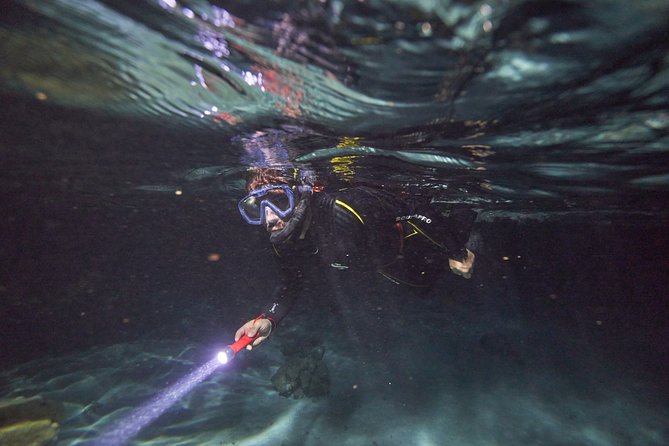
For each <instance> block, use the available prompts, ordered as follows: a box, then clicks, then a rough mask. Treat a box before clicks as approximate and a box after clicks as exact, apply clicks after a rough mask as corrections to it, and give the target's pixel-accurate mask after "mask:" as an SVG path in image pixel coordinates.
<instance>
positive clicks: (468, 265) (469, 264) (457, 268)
mask: <svg viewBox="0 0 669 446" xmlns="http://www.w3.org/2000/svg"><path fill="white" fill-rule="evenodd" d="M475 257H476V256H475V255H474V253H473V252H471V251H470V250H467V258H466V259H465V260H463V261H461V262H460V261H458V260H453V259H448V266H449V267H450V268H451V271H453V273H454V274H457V275H458V276H462V277H464V278H465V279H469V278H470V277H472V269H473V268H474V258H475Z"/></svg>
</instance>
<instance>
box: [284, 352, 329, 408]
mask: <svg viewBox="0 0 669 446" xmlns="http://www.w3.org/2000/svg"><path fill="white" fill-rule="evenodd" d="M272 384H273V385H274V388H275V389H276V391H277V392H279V395H281V396H286V397H288V396H292V397H293V398H303V397H305V396H306V397H318V396H325V395H327V394H328V392H329V391H330V372H329V371H328V368H327V366H326V365H325V363H324V362H323V361H320V360H317V359H314V358H300V357H293V358H289V359H288V360H287V361H286V363H285V364H284V365H283V366H281V367H280V368H279V370H277V372H276V373H275V374H274V376H272Z"/></svg>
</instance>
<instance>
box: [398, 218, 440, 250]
mask: <svg viewBox="0 0 669 446" xmlns="http://www.w3.org/2000/svg"><path fill="white" fill-rule="evenodd" d="M407 223H409V224H410V225H411V227H413V228H414V229H415V230H416V231H418V233H419V234H420V235H422V236H423V237H425V238H426V239H428V240H429V241H431V242H432V243H434V244H435V245H437V246H438V247H440V248H443V247H444V246H443V245H442V244H441V243H437V242H435V241H434V240H433V239H432V237H430V236H429V235H427V234H426V233H425V232H423V231H422V230H421V229H420V228H419V227H418V226H416V225H415V224H413V223H411V222H410V221H407Z"/></svg>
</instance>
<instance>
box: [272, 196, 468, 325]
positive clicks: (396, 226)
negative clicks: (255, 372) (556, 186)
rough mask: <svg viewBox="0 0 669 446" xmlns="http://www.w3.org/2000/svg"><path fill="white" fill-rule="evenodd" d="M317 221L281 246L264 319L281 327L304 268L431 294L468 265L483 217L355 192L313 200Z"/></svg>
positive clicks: (312, 216)
mask: <svg viewBox="0 0 669 446" xmlns="http://www.w3.org/2000/svg"><path fill="white" fill-rule="evenodd" d="M308 212H309V213H310V214H308V215H307V216H306V218H305V221H304V223H303V224H302V226H301V227H299V228H296V230H295V231H294V232H293V234H292V235H291V237H290V239H289V240H287V241H286V242H284V243H281V244H280V245H274V250H275V252H276V254H277V256H278V257H279V265H280V267H281V273H282V283H281V284H280V285H279V287H278V288H277V289H276V290H275V292H274V296H273V300H272V303H271V305H269V306H268V308H267V309H266V311H265V313H264V314H265V316H266V317H267V318H269V319H270V320H271V321H272V324H273V325H276V324H278V323H279V322H280V321H281V319H283V317H284V316H285V315H286V314H287V313H288V311H289V310H290V308H291V307H292V305H293V302H294V300H295V298H296V296H297V294H299V291H300V282H301V280H300V278H301V275H302V266H303V265H304V264H305V262H319V263H320V264H321V265H323V266H325V267H329V268H335V269H337V270H342V271H345V270H347V269H349V268H354V269H364V270H368V271H376V272H378V273H380V274H382V275H383V276H385V277H386V278H388V279H390V280H392V281H393V282H395V283H402V284H406V285H410V286H417V287H425V286H429V285H430V284H431V283H432V281H433V280H434V279H435V278H436V277H437V275H438V274H441V273H442V272H443V271H444V270H448V259H449V258H452V259H455V260H464V259H466V257H467V251H466V249H465V246H464V245H465V243H466V242H467V240H468V238H469V233H470V230H471V227H472V225H473V223H474V220H475V219H476V214H475V213H474V212H473V211H471V210H469V209H457V210H451V211H450V212H449V215H448V216H444V215H442V214H441V213H440V212H438V211H437V210H436V209H434V208H433V207H432V206H430V205H429V202H428V201H427V200H425V199H410V200H402V199H400V198H398V197H397V196H396V195H394V194H391V193H388V192H386V191H383V190H378V189H372V188H368V187H353V188H350V189H343V190H340V191H337V192H331V193H326V192H318V193H314V195H313V198H312V202H311V205H310V206H309V211H308Z"/></svg>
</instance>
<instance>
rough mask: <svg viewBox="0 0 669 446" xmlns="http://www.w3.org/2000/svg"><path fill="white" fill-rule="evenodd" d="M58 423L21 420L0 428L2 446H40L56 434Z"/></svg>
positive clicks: (52, 438)
mask: <svg viewBox="0 0 669 446" xmlns="http://www.w3.org/2000/svg"><path fill="white" fill-rule="evenodd" d="M58 428H59V426H58V423H54V422H53V421H51V420H36V421H23V422H20V423H16V424H12V425H10V426H4V427H2V428H0V444H1V445H3V446H42V445H45V444H47V443H48V442H50V441H52V440H54V439H55V438H56V436H58Z"/></svg>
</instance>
